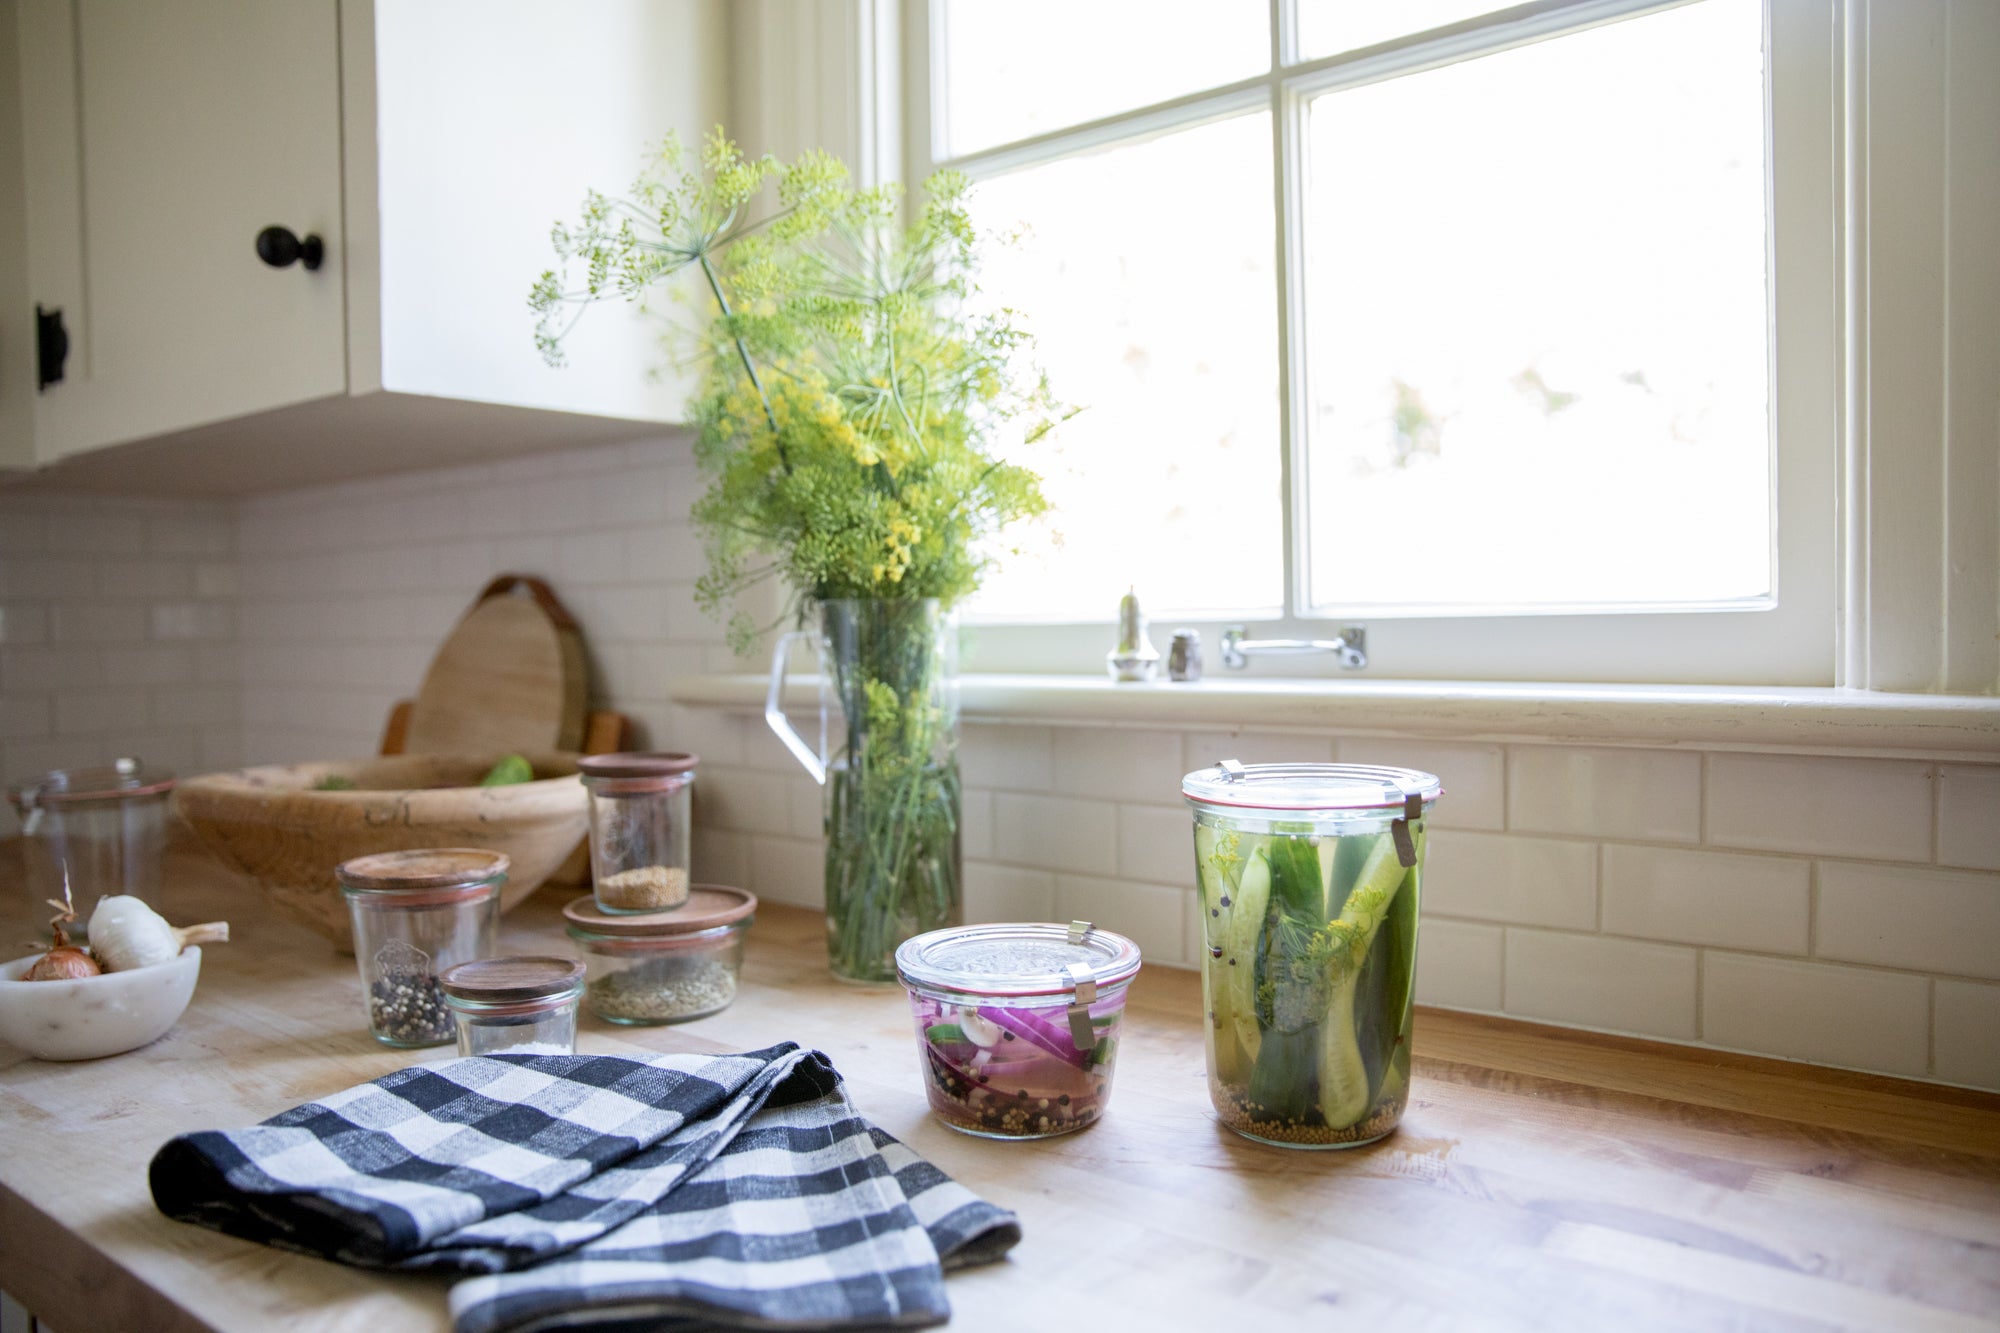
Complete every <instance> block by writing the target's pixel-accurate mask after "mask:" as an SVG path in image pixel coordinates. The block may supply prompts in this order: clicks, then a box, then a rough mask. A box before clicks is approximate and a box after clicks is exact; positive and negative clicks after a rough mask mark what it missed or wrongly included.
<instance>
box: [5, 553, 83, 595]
mask: <svg viewBox="0 0 2000 1333" xmlns="http://www.w3.org/2000/svg"><path fill="white" fill-rule="evenodd" d="M96 595H97V562H96V561H95V560H92V559H90V558H89V557H88V556H80V555H36V556H22V557H20V558H18V559H10V560H8V561H7V562H6V563H5V564H0V597H7V598H17V597H18V598H49V599H52V600H76V599H86V598H90V597H94V596H96Z"/></svg>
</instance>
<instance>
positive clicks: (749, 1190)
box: [151, 1042, 1021, 1333]
mask: <svg viewBox="0 0 2000 1333" xmlns="http://www.w3.org/2000/svg"><path fill="white" fill-rule="evenodd" d="M151 1177H152V1188H153V1201H154V1202H155V1203H156V1204H157V1205H158V1206H159V1209H160V1211H161V1212H163V1213H165V1214H166V1215H167V1216H169V1217H173V1218H177V1219H179V1220H181V1221H184V1222H193V1223H196V1224H198V1225H200V1226H205V1227H211V1228H213V1229H215V1230H217V1231H224V1232H227V1233H229V1234H230V1235H233V1236H241V1237H244V1238H246V1239H249V1240H255V1241H261V1242H263V1243H265V1244H268V1245H274V1246H277V1247H279V1248H282V1249H289V1250H298V1251H302V1252H304V1253H307V1254H315V1255H320V1256H322V1257H325V1258H328V1259H337V1260H339V1261H341V1262H343V1263H350V1264H357V1265H360V1266H363V1267H368V1268H385V1269H433V1270H446V1271H454V1272H460V1273H469V1274H473V1275H474V1276H471V1277H468V1278H466V1279H465V1280H464V1281H461V1282H459V1283H458V1284H457V1285H455V1286H454V1287H453V1288H452V1292H451V1310H452V1318H453V1323H454V1327H455V1328H456V1330H457V1333H503V1331H505V1333H517V1331H521V1330H529V1329H539V1328H551V1327H559V1326H563V1325H565V1324H567V1323H570V1322H572V1321H573V1322H578V1323H586V1322H587V1323H591V1324H598V1323H615V1324H619V1325H621V1326H630V1327H650V1326H654V1325H656V1324H660V1323H662V1322H671V1323H672V1326H674V1327H685V1326H695V1327H701V1326H720V1327H745V1328H796V1329H818V1328H845V1327H850V1326H856V1325H885V1324H886V1325H902V1326H906V1327H918V1326H922V1325H927V1324H936V1323H942V1322H943V1321H944V1320H946V1319H948V1318H949V1317H950V1315H951V1307H950V1305H949V1304H948V1302H947V1301H946V1299H945V1293H944V1270H946V1269H950V1268H959V1267H965V1266H970V1265H972V1264H977V1263H985V1262H988V1261H990V1260H993V1259H997V1258H999V1257H1000V1256H1001V1255H1003V1254H1005V1253H1006V1252H1007V1251H1008V1250H1009V1249H1010V1248H1012V1246H1013V1245H1014V1244H1015V1242H1017V1241H1018V1240H1019V1239H1020V1236H1021V1229H1020V1223H1019V1221H1018V1220H1017V1219H1016V1218H1015V1216H1014V1215H1013V1214H1012V1213H1010V1212H1008V1211H1007V1210H1006V1209H1003V1208H998V1207H995V1206H994V1205H992V1204H990V1203H987V1202H986V1201H984V1200H983V1199H980V1198H978V1197H977V1196H975V1195H974V1194H972V1193H971V1192H970V1191H969V1190H967V1189H965V1188H964V1187H963V1186H961V1185H959V1184H957V1183H956V1182H955V1181H953V1180H951V1179H950V1178H949V1177H948V1176H946V1175H945V1174H944V1173H943V1172H941V1171H939V1170H938V1169H937V1168H936V1167H934V1166H932V1165H930V1163H928V1162H926V1161H924V1160H923V1159H922V1158H920V1157H918V1156H917V1155H916V1154H915V1153H913V1152H911V1151H910V1150H909V1149H908V1148H906V1147H904V1146H903V1145H902V1144H901V1143H899V1142H897V1141H896V1140H895V1139H893V1138H891V1137H890V1136H889V1135H887V1134H884V1133H883V1132H882V1131H881V1130H879V1129H876V1128H875V1127H874V1126H872V1125H870V1124H869V1123H868V1122H867V1121H865V1120H863V1119H861V1117H860V1116H858V1115H857V1114H856V1113H855V1111H854V1107H853V1105H852V1103H850V1102H849V1101H848V1099H847V1094H846V1091H845V1090H844V1089H843V1088H842V1086H841V1081H840V1075H839V1074H838V1073H836V1072H835V1071H834V1068H833V1066H832V1064H830V1063H829V1062H828V1061H827V1059H826V1057H825V1056H823V1055H821V1054H820V1053H819V1052H817V1051H804V1050H800V1049H799V1048H798V1047H797V1046H795V1045H793V1044H791V1043H789V1042H787V1043H785V1044H783V1045H779V1046H774V1047H771V1048H770V1049H768V1050H762V1051H751V1052H748V1053H746V1054H743V1055H720V1056H704V1055H661V1056H654V1057H650V1058H647V1059H628V1058H623V1057H617V1056H599V1055H571V1056H546V1055H543V1056H519V1055H513V1056H510V1055H502V1056H493V1057H485V1058H471V1059H461V1060H446V1061H441V1062H439V1063H436V1064H428V1065H414V1066H411V1067H410V1068H407V1069H403V1070H399V1071H398V1072H396V1073H394V1074H390V1075H389V1076H387V1077H386V1078H380V1079H377V1080H375V1081H374V1082H373V1083H364V1084H362V1085H360V1086H359V1087H354V1088H349V1089H347V1090H346V1091H344V1092H340V1093H336V1094H334V1095H333V1096H331V1097H327V1098H325V1099H323V1100H321V1101H317V1102H311V1103H308V1104H306V1105H304V1106H300V1107H295V1108H294V1109H292V1110H290V1111H286V1112H285V1113H284V1114H282V1115H278V1116H274V1117H272V1118H271V1119H269V1120H266V1121H265V1122H264V1123H263V1124H261V1125H255V1126H252V1127H251V1128H249V1129H239V1130H216V1131H208V1132H204V1133H198V1134H185V1135H182V1136H181V1137H179V1138H176V1139H174V1140H173V1141H172V1142H170V1143H168V1144H167V1145H166V1146H165V1147H163V1148H161V1149H160V1151H159V1153H158V1154H157V1155H156V1156H155V1157H154V1158H153V1165H152V1171H151Z"/></svg>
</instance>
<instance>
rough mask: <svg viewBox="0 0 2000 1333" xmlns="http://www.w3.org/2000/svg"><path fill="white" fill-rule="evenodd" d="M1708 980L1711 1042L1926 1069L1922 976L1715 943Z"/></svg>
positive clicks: (1706, 1021) (1705, 1013)
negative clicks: (1729, 949)
mask: <svg viewBox="0 0 2000 1333" xmlns="http://www.w3.org/2000/svg"><path fill="white" fill-rule="evenodd" d="M1701 985H1702V1005H1701V1014H1702V1032H1701V1035H1702V1040H1704V1041H1706V1042H1708V1043H1710V1044H1711V1045H1715V1046H1726V1047H1729V1048H1730V1049H1732V1050H1739V1051H1758V1052H1761V1053H1763V1054H1766V1055H1781V1056H1786V1057H1789V1058H1791V1059H1795V1060H1812V1061H1816V1062H1818V1063H1820V1064H1834V1065H1848V1066H1852V1067H1854V1068H1857V1069H1874V1070H1880V1071H1882V1072H1884V1073H1891V1074H1922V1073H1924V1072H1925V1069H1926V1067H1927V1066H1928V1064H1929V1061H1930V1044H1929V1041H1928V1035H1929V1030H1930V1019H1929V1014H1928V1009H1929V1005H1930V995H1929V986H1930V983H1929V982H1927V981H1925V980H1924V979H1923V978H1922V977H1911V976H1903V975H1900V974H1898V973H1894V972H1874V971H1870V970H1868V969H1866V968H1859V967H1830V966H1827V965H1826V964H1824V963H1808V962H1801V961H1798V960H1795V959H1790V958H1753V957H1750V956H1748V955H1745V954H1735V953H1724V952H1721V951H1720V950H1714V949H1711V950H1709V952H1708V955H1707V957H1706V958H1704V959H1703V960H1702V979H1701Z"/></svg>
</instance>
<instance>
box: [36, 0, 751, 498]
mask: <svg viewBox="0 0 2000 1333" xmlns="http://www.w3.org/2000/svg"><path fill="white" fill-rule="evenodd" d="M726 18H727V16H726V11H725V6H724V4H723V3H722V0H593V3H592V4H591V5H589V6H587V7H582V8H578V7H572V6H567V5H553V4H548V3H546V0H175V3H173V4H170V5H161V4H153V3H147V2H146V0H0V26H4V27H5V28H6V30H7V32H6V37H5V38H0V70H8V71H12V72H17V73H18V76H19V77H18V83H17V84H16V85H15V86H14V87H12V88H9V89H7V90H6V91H7V92H8V93H9V94H10V96H8V97H7V98H6V100H7V101H8V102H9V103H10V105H9V106H7V107H6V108H5V110H4V111H0V180H4V179H6V178H12V179H16V180H18V181H19V182H20V184H21V189H20V190H19V191H17V192H16V191H10V190H7V189H0V300H4V301H6V302H7V305H6V307H5V310H4V322H5V329H4V332H0V432H4V435H0V466H7V467H14V468H23V467H34V466H39V465H46V464H50V463H54V462H57V461H59V460H65V459H71V460H74V459H77V458H79V457H81V456H83V455H94V454H98V453H100V452H101V451H104V450H106V449H107V448H109V447H111V446H125V445H129V444H132V443H133V442H136V441H148V442H150V443H149V444H148V445H147V446H146V447H145V448H144V449H142V450H136V451H128V452H130V454H131V457H132V458H133V459H135V460H139V461H140V462H141V463H143V464H144V466H141V467H139V471H140V472H144V471H145V470H146V469H147V468H150V469H151V470H152V471H153V472H155V473H157V472H160V471H162V466H163V465H162V460H163V459H164V460H165V462H164V466H165V469H166V470H167V471H172V470H173V466H174V461H175V458H176V457H177V455H176V454H175V452H174V449H173V448H172V445H173V444H174V442H176V441H181V440H185V441H187V442H189V448H190V450H192V451H193V452H190V453H189V454H188V455H187V456H188V457H189V458H198V459H199V460H200V463H201V466H203V467H210V468H212V467H215V466H217V465H218V464H222V465H226V466H230V467H235V468H237V469H239V470H240V469H242V468H249V469H251V471H252V473H253V475H252V476H251V477H250V478H249V479H248V486H249V487H250V488H254V487H255V485H256V481H257V476H256V475H255V474H256V473H257V470H258V469H260V468H264V467H266V466H267V463H268V467H269V469H270V475H271V476H272V477H273V478H274V479H282V480H283V481H286V482H290V481H297V480H302V479H305V478H307V477H310V476H315V475H326V474H328V468H325V467H321V468H318V469H314V468H311V467H307V468H304V469H303V470H302V469H301V466H300V460H298V459H289V460H287V459H283V458H281V457H278V455H279V454H281V453H282V451H284V450H286V449H287V448H288V447H289V448H304V447H308V446H307V445H305V444H304V443H303V442H304V441H306V440H313V441H316V442H324V441H325V440H327V439H329V438H333V439H338V438H340V437H342V435H343V434H362V433H365V434H366V435H367V436H368V438H369V441H370V447H371V448H372V449H373V451H374V452H373V454H369V450H368V449H361V450H356V451H353V452H352V455H351V456H352V457H353V458H356V459H359V458H362V457H363V456H364V455H367V456H370V457H376V458H395V459H399V460H402V461H403V462H404V465H409V464H411V463H417V462H423V461H427V459H428V458H429V457H431V455H430V454H429V453H427V449H428V447H429V446H430V445H431V444H432V443H433V442H435V441H437V440H439V439H443V438H446V437H454V444H455V447H456V448H457V449H458V450H459V453H458V454H457V455H454V456H463V453H464V450H465V449H466V448H467V447H474V448H477V447H487V446H490V447H492V448H493V449H494V450H496V451H499V450H504V449H506V448H508V447H509V446H510V438H509V434H510V430H512V431H513V432H514V434H515V435H516V436H518V441H516V442H514V447H526V446H527V445H543V444H546V443H549V442H552V441H554V440H556V439H559V438H561V437H563V436H564V434H565V424H566V418H567V417H570V416H574V417H576V418H579V421H578V422H577V423H576V425H577V432H578V436H577V437H578V438H589V436H590V431H589V426H590V423H589V421H588V420H587V419H589V418H614V419H618V420H621V421H640V422H658V421H670V420H673V419H675V418H676V416H677V414H678V410H679V405H680V402H681V400H682V398H683V396H684V393H685V383H684V382H682V381H676V380H675V379H673V378H671V377H667V378H664V379H663V378H660V377H656V376H649V375H648V371H649V370H652V369H654V368H656V367H658V366H660V365H661V364H662V363H663V361H664V354H663V351H662V349H661V346H660V343H659V337H658V333H659V328H658V326H657V324H656V323H649V322H648V321H647V319H646V318H645V317H642V316H640V315H638V314H636V313H635V312H632V311H630V310H628V309H625V308H623V307H612V306H606V307H604V308H601V309H598V310H595V311H592V312H591V314H590V316H589V317H588V318H586V319H585V320H584V321H583V323H582V325H581V326H580V327H579V329H578V331H577V333H576V336H575V340H574V350H573V356H572V365H571V367H570V368H568V369H564V370H553V369H550V368H548V367H546V366H544V365H543V364H542V362H541V359H540V357H539V356H538V355H537V353H536V352H535V349H534V345H533V339H532V321H531V318H530V315H529V313H528V311H527V306H526V297H527V292H528V287H529V284H530V283H531V282H532V281H533V279H534V277H535V275H536V274H537V273H538V272H539V271H540V270H541V269H542V268H544V267H546V266H547V265H548V264H549V263H550V261H551V258H552V256H551V251H550V248H549V228H550V224H551V223H553V222H554V221H556V220H557V219H559V218H568V217H573V216H574V214H575V212H576V209H577V205H578V203H579V202H580V200H581V199H582V196H583V193H584V191H585V190H586V189H587V188H590V187H598V188H609V189H617V188H620V187H622V186H623V185H624V184H625V183H626V182H628V181H629V180H630V178H631V176H632V174H633V172H634V170H635V169H636V168H637V166H638V165H639V157H640V154H641V152H642V151H643V150H644V149H645V148H646V147H648V146H649V145H652V144H656V143H657V142H658V140H659V139H660V137H661V136H662V135H663V134H664V133H665V132H666V131H667V130H669V129H674V130H677V131H678V132H679V133H680V134H681V135H682V136H683V137H684V138H686V139H689V140H690V141H693V140H696V139H698V138H699V136H700V135H701V134H702V133H703V132H704V131H705V130H706V128H707V127H708V126H710V125H713V124H715V123H718V122H720V121H723V120H725V119H726V118H727V110H728V108H727V101H726V97H727V82H728V81H727V77H726V62H727V58H728V41H727V33H726ZM8 39H11V41H12V44H13V50H12V51H11V52H10V51H9V50H8ZM10 56H11V59H10V58H9V57H10ZM9 193H12V194H14V195H15V198H14V199H12V200H9V199H7V198H6V197H5V196H6V195H7V194H9ZM269 226H281V227H285V228H288V229H290V230H291V231H292V232H293V233H294V234H295V235H297V236H299V237H308V236H310V237H316V238H318V240H319V242H320V244H321V246H322V247H323V258H322V262H321V263H320V264H319V266H318V267H317V269H314V270H311V271H308V269H307V268H306V267H305V266H304V264H303V263H295V264H293V265H291V266H289V267H283V268H277V267H272V266H270V265H268V264H267V263H266V262H265V261H264V260H262V259H260V258H259V255H258V251H257V247H256V238H257V236H258V233H259V232H260V231H261V230H263V229H264V228H266V227H269ZM37 305H40V306H43V307H47V308H51V309H59V310H61V312H62V317H63V322H64V325H65V328H66V331H67V335H68V339H69V345H70V352H69V357H68V360H67V363H66V364H65V366H64V373H63V378H62V379H61V380H60V381H59V382H56V383H53V384H50V385H48V386H46V387H45V388H40V389H38V388H37V385H36V376H35V369H36V366H35V354H34V338H33V335H34V320H33V314H34V307H35V306H37ZM363 400H368V401H367V403H366V406H365V407H364V406H362V402H363ZM451 404H465V405H470V404H486V405H494V408H495V409H496V410H486V411H479V410H475V409H472V408H470V407H452V406H450V405H451ZM497 409H505V410H497ZM524 409H526V410H524ZM550 413H561V414H565V416H564V417H552V416H550V415H549V414H550ZM218 423H227V424H218ZM263 425H269V426H270V427H272V429H271V430H269V431H262V432H261V433H260V427H261V426H263ZM599 425H600V435H601V423H599ZM516 427H518V429H515V428H516ZM402 436H407V437H408V438H407V439H403V438H400V437H402ZM218 441H222V442H224V443H228V442H234V444H235V445H236V446H237V447H234V448H233V449H224V450H223V451H222V452H221V453H217V452H216V451H215V449H214V448H212V447H211V448H209V449H208V451H207V452H202V449H201V447H202V446H204V445H206V446H215V445H216V444H217V442H218ZM288 441H297V442H298V443H293V444H288ZM315 447H316V446H315ZM124 456H125V455H124V454H123V453H121V454H119V455H115V457H119V458H122V457H124ZM103 461H104V460H103V459H98V460H96V462H95V463H93V464H91V465H92V466H98V465H99V464H101V463H102V462H103ZM330 466H331V467H332V472H333V473H334V474H337V473H338V472H339V471H340V470H341V469H340V467H339V465H338V464H337V463H336V464H330ZM102 470H103V469H102V467H101V466H99V471H102ZM348 470H350V471H351V470H354V469H348ZM362 470H366V469H365V468H363V469H362ZM135 475H136V473H135ZM233 488H234V489H243V488H245V486H244V485H237V486H235V487H233Z"/></svg>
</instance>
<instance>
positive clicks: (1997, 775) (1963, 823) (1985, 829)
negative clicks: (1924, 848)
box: [1938, 764, 2000, 870]
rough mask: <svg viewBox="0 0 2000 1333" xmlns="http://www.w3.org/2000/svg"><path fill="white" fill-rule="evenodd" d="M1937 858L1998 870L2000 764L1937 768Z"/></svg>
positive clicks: (1962, 864)
mask: <svg viewBox="0 0 2000 1333" xmlns="http://www.w3.org/2000/svg"><path fill="white" fill-rule="evenodd" d="M1938 862H1939V863H1940V864H1941V865H1948V866H1965V867H1968V868H1970V869H1974V870H2000V765H1994V764H1982V765H1980V766H1979V767H1976V768H1975V767H1972V766H1970V765H1965V764H1946V765H1945V766H1944V767H1943V768H1941V769H1939V770H1938Z"/></svg>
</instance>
